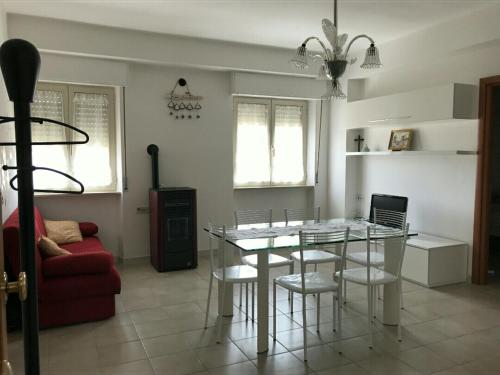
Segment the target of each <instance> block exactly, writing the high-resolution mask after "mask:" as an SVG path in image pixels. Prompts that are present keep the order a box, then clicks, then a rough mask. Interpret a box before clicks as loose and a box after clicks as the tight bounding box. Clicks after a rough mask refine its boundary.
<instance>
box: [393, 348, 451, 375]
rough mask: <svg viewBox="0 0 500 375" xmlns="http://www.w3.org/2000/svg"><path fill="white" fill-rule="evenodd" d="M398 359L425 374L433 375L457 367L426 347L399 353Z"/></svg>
mask: <svg viewBox="0 0 500 375" xmlns="http://www.w3.org/2000/svg"><path fill="white" fill-rule="evenodd" d="M398 358H399V359H400V360H401V361H403V362H405V363H406V364H408V365H409V366H411V367H413V368H415V369H417V370H418V371H420V372H421V373H423V374H432V373H433V372H437V371H442V370H446V369H448V368H451V367H454V366H455V363H453V362H451V361H450V360H448V359H446V358H444V357H443V356H440V355H439V354H437V353H434V352H433V351H432V350H430V349H428V348H426V347H420V348H415V349H410V350H406V351H404V352H401V353H399V355H398Z"/></svg>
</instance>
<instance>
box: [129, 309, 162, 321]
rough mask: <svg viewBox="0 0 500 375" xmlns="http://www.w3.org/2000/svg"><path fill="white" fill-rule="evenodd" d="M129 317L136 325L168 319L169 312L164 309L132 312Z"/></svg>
mask: <svg viewBox="0 0 500 375" xmlns="http://www.w3.org/2000/svg"><path fill="white" fill-rule="evenodd" d="M129 315H130V318H131V319H132V321H133V322H134V323H135V324H141V323H148V322H153V321H156V320H164V319H167V318H168V315H167V312H166V311H165V309H163V308H162V307H153V308H149V309H142V310H135V311H131V312H130V313H129Z"/></svg>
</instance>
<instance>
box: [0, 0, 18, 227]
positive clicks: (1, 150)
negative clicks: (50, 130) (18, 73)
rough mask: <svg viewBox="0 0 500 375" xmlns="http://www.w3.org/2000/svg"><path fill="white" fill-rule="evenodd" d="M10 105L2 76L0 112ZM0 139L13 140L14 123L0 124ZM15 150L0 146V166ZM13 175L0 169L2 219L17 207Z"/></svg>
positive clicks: (1, 36)
mask: <svg viewBox="0 0 500 375" xmlns="http://www.w3.org/2000/svg"><path fill="white" fill-rule="evenodd" d="M6 39H7V17H6V14H5V9H4V2H3V1H1V2H0V43H3V42H4V41H5V40H6ZM12 113H13V112H12V106H11V104H10V101H9V98H8V96H7V90H6V89H5V84H4V81H3V78H2V79H0V114H1V115H3V116H9V115H12ZM0 139H1V140H2V141H7V140H14V123H9V124H8V125H2V126H0ZM15 164H16V152H15V148H14V147H0V166H2V165H15ZM12 176H14V171H7V172H5V171H3V170H0V192H1V194H2V202H1V204H2V218H0V219H1V220H2V221H4V220H5V219H6V218H7V217H8V216H9V215H10V213H11V212H12V211H13V210H14V209H15V208H16V207H17V193H16V192H15V191H13V190H12V189H11V188H10V186H9V180H10V178H11V177H12Z"/></svg>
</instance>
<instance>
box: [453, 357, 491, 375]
mask: <svg viewBox="0 0 500 375" xmlns="http://www.w3.org/2000/svg"><path fill="white" fill-rule="evenodd" d="M492 354H493V353H492ZM461 368H462V369H464V370H466V371H470V372H471V373H472V374H474V375H493V374H495V375H496V374H500V357H499V356H498V355H494V356H493V357H490V358H481V359H478V360H475V361H472V362H469V363H466V364H465V365H463V366H462V367H461Z"/></svg>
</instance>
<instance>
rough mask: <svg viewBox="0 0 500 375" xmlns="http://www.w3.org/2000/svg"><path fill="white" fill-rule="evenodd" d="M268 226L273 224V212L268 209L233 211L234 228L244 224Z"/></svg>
mask: <svg viewBox="0 0 500 375" xmlns="http://www.w3.org/2000/svg"><path fill="white" fill-rule="evenodd" d="M260 223H263V224H269V226H271V225H272V223H273V210H272V209H270V208H266V209H262V210H236V211H234V224H235V225H236V227H238V226H239V225H246V224H260Z"/></svg>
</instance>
